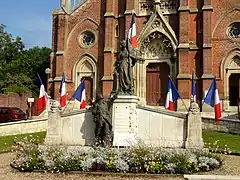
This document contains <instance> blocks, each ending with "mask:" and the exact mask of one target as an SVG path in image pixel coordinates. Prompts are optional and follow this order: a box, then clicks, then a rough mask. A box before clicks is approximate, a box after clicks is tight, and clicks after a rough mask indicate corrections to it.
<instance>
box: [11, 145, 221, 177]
mask: <svg viewBox="0 0 240 180" xmlns="http://www.w3.org/2000/svg"><path fill="white" fill-rule="evenodd" d="M16 153H17V155H16V158H15V159H14V161H13V162H12V163H11V166H12V167H13V168H15V169H18V170H20V171H34V170H42V171H51V172H67V171H103V172H132V173H153V174H167V173H168V174H183V173H184V174H186V173H194V172H200V171H210V170H213V169H215V168H219V167H220V166H221V165H222V159H221V158H220V157H219V156H217V155H215V154H212V153H208V152H203V151H183V150H181V151H177V150H171V151H169V150H168V151H167V150H166V149H161V148H152V147H144V146H136V147H131V148H124V149H116V148H99V147H95V148H94V147H91V148H86V147H82V148H78V149H75V150H67V149H64V148H57V147H47V146H43V147H41V146H40V147H39V146H38V145H37V144H36V143H35V142H34V141H31V142H30V143H29V142H21V143H18V145H17V148H16Z"/></svg>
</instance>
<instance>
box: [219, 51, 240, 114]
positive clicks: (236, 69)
mask: <svg viewBox="0 0 240 180" xmlns="http://www.w3.org/2000/svg"><path fill="white" fill-rule="evenodd" d="M222 70H223V73H222V74H223V78H224V100H223V108H224V110H228V111H235V110H237V103H236V102H235V101H236V98H238V96H239V94H238V93H239V92H238V90H239V84H238V82H239V81H238V79H239V77H240V51H238V50H235V51H233V52H232V53H230V55H228V57H227V58H226V59H225V61H224V63H223V64H222ZM236 78H237V79H236ZM236 91H237V92H236Z"/></svg>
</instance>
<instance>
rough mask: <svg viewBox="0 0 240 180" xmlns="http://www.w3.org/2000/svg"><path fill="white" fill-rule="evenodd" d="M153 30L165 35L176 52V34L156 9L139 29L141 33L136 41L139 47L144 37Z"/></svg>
mask: <svg viewBox="0 0 240 180" xmlns="http://www.w3.org/2000/svg"><path fill="white" fill-rule="evenodd" d="M153 32H159V33H161V34H163V35H164V36H166V37H167V39H169V41H170V43H171V45H172V47H173V50H174V51H175V52H176V50H177V47H178V41H177V37H176V34H175V33H174V31H173V29H172V27H171V26H170V25H169V23H168V22H167V21H166V19H165V18H164V16H163V15H162V13H161V12H159V11H156V12H155V13H153V14H152V15H151V16H150V18H149V20H148V22H147V24H146V26H145V27H144V29H143V30H142V31H141V33H140V35H139V37H138V42H139V45H140V47H141V45H142V44H143V42H144V40H145V38H146V37H148V36H149V35H150V34H152V33H153ZM174 55H175V53H174Z"/></svg>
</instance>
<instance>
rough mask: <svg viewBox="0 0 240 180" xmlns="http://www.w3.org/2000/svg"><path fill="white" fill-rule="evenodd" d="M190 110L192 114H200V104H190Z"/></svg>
mask: <svg viewBox="0 0 240 180" xmlns="http://www.w3.org/2000/svg"><path fill="white" fill-rule="evenodd" d="M189 110H190V112H191V113H192V114H197V113H199V112H200V108H199V106H198V104H197V103H195V102H193V103H191V104H190V109H189Z"/></svg>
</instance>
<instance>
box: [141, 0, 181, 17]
mask: <svg viewBox="0 0 240 180" xmlns="http://www.w3.org/2000/svg"><path fill="white" fill-rule="evenodd" d="M155 4H156V3H155V0H139V14H146V13H147V14H150V13H151V12H152V11H154V7H155ZM177 7H178V3H177V0H161V1H160V2H159V8H160V10H161V11H162V12H163V13H171V11H176V10H177Z"/></svg>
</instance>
